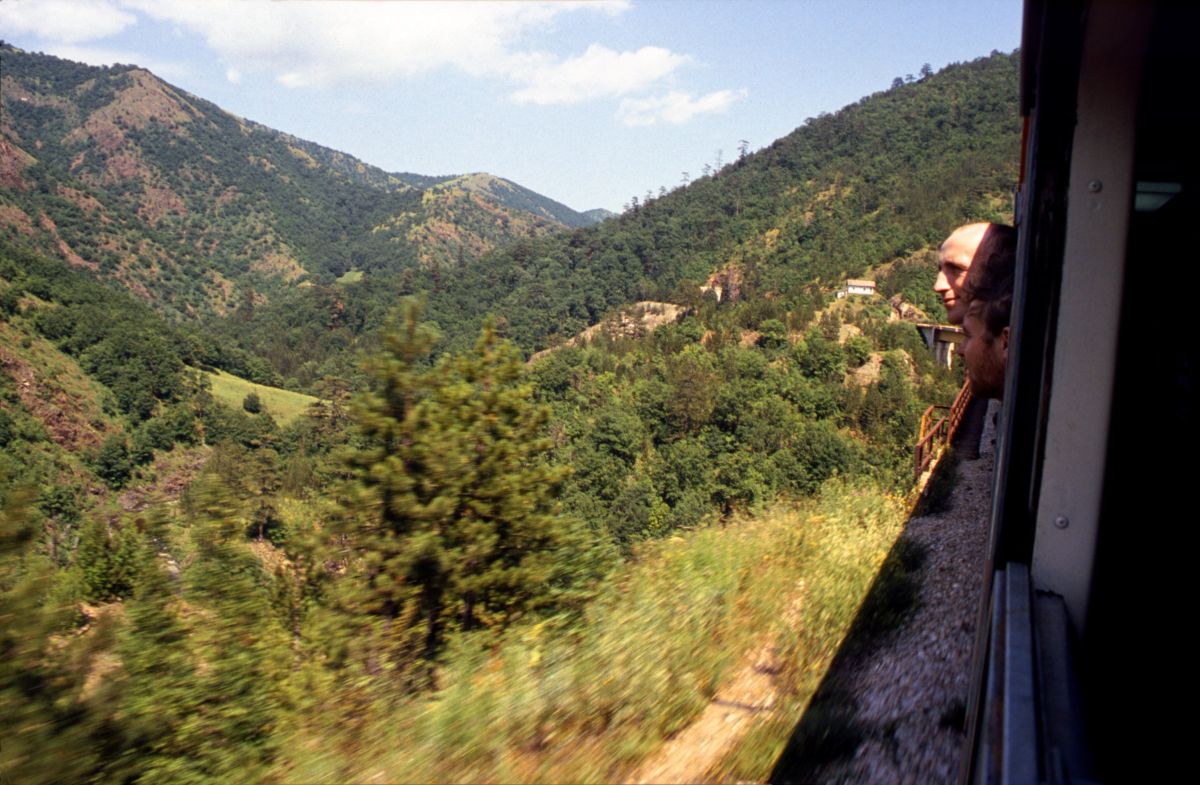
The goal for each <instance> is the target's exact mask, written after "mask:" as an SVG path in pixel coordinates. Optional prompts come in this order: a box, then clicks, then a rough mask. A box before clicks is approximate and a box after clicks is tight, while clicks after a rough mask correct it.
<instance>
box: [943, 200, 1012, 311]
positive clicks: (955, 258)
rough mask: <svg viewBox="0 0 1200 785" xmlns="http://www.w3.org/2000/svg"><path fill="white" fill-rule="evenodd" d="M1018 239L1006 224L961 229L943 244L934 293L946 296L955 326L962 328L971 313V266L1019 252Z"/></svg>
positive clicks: (946, 303)
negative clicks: (1011, 251)
mask: <svg viewBox="0 0 1200 785" xmlns="http://www.w3.org/2000/svg"><path fill="white" fill-rule="evenodd" d="M1016 236H1017V232H1016V230H1015V229H1013V228H1012V227H1011V226H1008V225H1006V224H997V223H972V224H967V225H965V226H960V227H958V228H957V229H955V230H954V231H953V232H951V233H950V236H949V237H947V238H946V242H944V243H942V248H941V250H940V251H939V253H938V276H937V280H936V281H934V284H933V290H934V291H935V292H937V293H938V294H940V295H941V296H942V303H943V304H944V305H945V306H946V319H947V320H948V321H949V322H950V323H951V324H962V320H963V316H964V315H966V312H967V303H968V300H969V297H968V296H967V293H966V290H965V284H966V282H967V271H968V270H970V269H971V263H972V262H974V261H975V260H976V259H986V258H987V257H988V256H990V255H991V254H993V253H996V252H998V251H999V250H1000V249H1002V248H1007V247H1008V246H1010V245H1011V246H1012V248H1013V249H1015V247H1016Z"/></svg>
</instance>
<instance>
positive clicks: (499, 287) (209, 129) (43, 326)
mask: <svg viewBox="0 0 1200 785" xmlns="http://www.w3.org/2000/svg"><path fill="white" fill-rule="evenodd" d="M0 65H2V69H0V71H2V73H0V97H2V101H3V113H2V114H0V338H2V339H3V343H2V344H0V525H2V532H3V548H2V549H0V587H2V588H3V600H2V602H3V606H2V607H0V618H3V619H4V620H5V621H4V622H3V623H2V624H0V651H3V652H4V654H5V656H4V657H3V658H0V709H2V710H3V711H0V715H3V716H4V720H3V723H4V727H3V729H2V733H0V735H3V737H4V738H5V744H4V746H3V749H2V751H0V771H3V772H4V775H5V776H6V777H11V778H12V779H13V781H21V782H52V781H64V780H78V781H100V782H107V781H119V782H157V781H178V782H210V781H223V780H230V779H232V780H239V781H271V782H342V781H355V782H359V781H362V782H368V781H379V782H394V781H444V782H457V781H472V782H476V781H478V782H513V781H522V782H524V781H546V782H559V781H579V782H618V781H630V780H632V779H643V780H648V781H657V780H658V778H659V777H660V776H668V774H669V775H670V776H672V777H676V776H677V777H682V778H684V779H689V778H691V779H694V778H702V779H704V780H706V781H729V782H735V781H738V782H740V781H765V780H766V779H767V778H768V777H769V776H770V775H771V771H772V767H773V766H774V765H775V762H776V761H777V760H778V759H779V757H780V755H781V754H782V752H783V750H784V747H785V745H786V744H787V742H788V739H789V736H790V734H791V731H792V730H793V728H794V726H795V724H796V722H797V717H798V715H799V714H800V713H801V712H802V711H803V710H804V708H805V707H806V706H807V705H808V704H809V702H810V701H811V700H812V698H813V695H814V693H815V692H816V690H817V688H818V686H819V685H820V683H821V679H822V677H823V675H824V674H825V672H826V670H827V669H828V667H829V665H830V663H831V662H832V661H833V659H834V657H835V656H836V655H837V652H838V651H839V648H840V646H841V645H842V642H843V640H844V639H845V637H846V635H847V634H848V631H849V630H850V629H851V627H852V626H854V625H858V626H859V630H860V632H861V629H862V627H863V625H865V626H866V627H867V628H868V629H869V631H870V630H875V631H877V632H878V634H879V635H885V634H886V633H887V632H888V631H889V630H890V629H892V628H893V627H894V626H895V624H896V623H897V621H898V619H900V618H902V617H905V616H906V615H907V614H909V613H910V612H911V611H912V607H911V590H910V588H909V587H908V584H907V583H906V581H908V580H909V578H910V576H909V575H908V572H907V571H913V570H916V569H917V567H916V566H915V565H914V564H899V563H894V564H893V566H892V567H891V568H889V569H890V570H891V572H888V573H887V574H888V575H889V576H891V579H892V580H893V581H894V582H893V583H891V584H887V586H891V587H893V590H892V591H891V592H890V593H888V592H884V595H883V596H884V599H883V600H882V604H880V601H878V600H873V603H868V604H867V605H866V606H864V598H866V597H867V596H868V593H871V592H872V591H873V589H872V587H873V586H877V579H878V576H879V575H881V574H882V573H881V567H882V565H884V564H885V562H888V561H889V554H891V553H893V552H894V548H895V544H896V542H897V538H898V537H899V535H900V532H901V530H902V529H903V527H904V526H905V522H906V520H907V518H908V515H909V512H910V511H911V509H912V501H913V497H912V492H913V488H912V469H911V460H912V452H911V449H912V443H913V440H914V438H915V435H914V434H915V430H916V427H917V423H918V421H919V419H920V416H921V412H922V411H923V410H924V409H925V407H926V406H929V405H931V404H935V403H938V404H941V403H948V402H949V401H950V400H951V399H953V397H954V394H955V392H956V390H957V389H958V388H959V386H960V385H961V382H962V377H961V371H960V370H959V369H957V368H955V369H947V368H943V367H940V366H939V365H937V364H936V363H935V362H934V359H933V357H932V356H931V354H930V353H929V352H928V350H927V349H926V347H925V345H924V344H923V342H922V340H921V338H920V337H919V335H918V334H917V331H916V330H915V328H914V327H913V322H912V321H911V319H912V318H916V317H915V316H912V315H913V314H921V315H922V316H928V317H929V318H930V319H933V320H941V319H944V317H945V311H944V309H943V307H942V304H941V302H940V300H939V298H937V297H936V296H935V295H934V294H933V292H932V291H931V284H932V281H933V278H934V275H935V273H936V267H935V264H934V261H933V259H934V256H933V250H934V249H935V248H936V245H937V243H938V242H940V240H941V238H942V237H944V236H945V234H946V231H947V229H948V228H949V227H952V226H954V225H955V224H956V223H959V222H961V221H962V220H964V219H966V218H968V217H970V218H973V219H976V220H988V219H1004V218H1005V217H1008V210H1009V209H1010V206H1009V200H1008V193H1009V189H1010V187H1011V184H1012V183H1013V182H1014V180H1015V178H1016V171H1015V161H1016V151H1017V147H1018V143H1019V137H1020V123H1019V119H1018V115H1017V108H1016V102H1017V82H1018V56H1017V54H1016V53H1014V54H1000V53H995V54H993V55H992V56H989V57H984V58H980V59H977V60H974V61H971V62H967V63H962V64H958V65H953V66H949V67H947V68H945V69H943V70H942V71H940V72H938V73H932V72H930V73H928V74H923V75H922V77H921V78H920V79H915V78H914V79H912V80H910V81H908V82H904V81H903V80H899V81H900V82H901V83H900V84H899V85H894V86H893V87H892V88H891V89H889V90H882V91H880V92H877V93H874V94H873V95H870V96H867V97H864V98H863V99H861V100H860V101H858V102H856V103H854V104H852V105H849V106H847V107H845V108H844V109H842V110H840V111H838V112H835V113H832V114H827V115H822V116H820V117H817V118H812V119H809V120H808V121H805V122H804V123H803V124H802V125H800V126H799V127H797V128H796V129H795V130H794V131H793V132H791V133H790V134H788V135H786V136H784V137H782V138H780V139H778V140H776V141H775V142H773V143H772V144H770V145H768V146H766V147H765V148H763V149H762V150H761V151H758V152H753V153H751V152H748V151H744V152H743V154H742V155H741V156H739V157H738V158H737V159H736V160H734V161H732V162H729V163H727V164H724V165H722V166H720V167H717V168H715V169H713V170H711V171H710V172H708V173H706V174H705V175H704V176H702V177H698V178H696V179H694V180H692V181H691V182H689V183H688V184H686V185H680V186H678V187H675V188H673V189H670V190H668V189H666V188H664V189H662V192H661V193H660V195H659V196H657V197H653V198H648V199H645V200H642V201H640V202H635V203H634V204H632V205H631V206H630V207H629V208H628V209H627V210H626V211H625V212H623V213H622V214H620V215H603V214H588V213H580V212H576V211H574V210H571V209H570V208H568V207H566V206H565V205H562V204H560V203H558V202H555V201H554V200H552V199H549V198H547V197H545V196H542V195H540V194H537V193H535V192H533V191H531V190H529V189H526V188H524V187H522V186H520V185H518V184H516V183H514V182H512V181H509V180H506V179H504V178H502V177H499V176H496V175H491V174H484V173H471V174H459V175H453V176H430V175H419V174H413V173H408V172H386V171H384V170H382V169H379V168H377V167H373V166H371V165H369V164H367V163H365V162H361V161H358V160H356V159H354V158H352V157H351V156H349V155H347V154H344V153H340V152H337V151H334V150H331V149H329V148H325V147H321V146H320V145H316V144H314V143H311V142H306V141H304V140H301V139H299V138H296V137H294V136H291V135H289V134H285V133H283V132H280V131H275V130H273V129H270V128H267V127H265V126H262V125H258V124H256V123H252V122H250V121H247V120H244V119H243V118H239V117H237V116H236V115H233V114H231V113H229V112H226V111H224V110H222V109H221V108H219V107H218V106H216V105H215V104H213V103H210V102H208V101H206V100H204V99H203V98H200V97H198V96H194V95H191V94H189V93H187V92H186V91H183V90H181V89H179V88H176V87H173V86H172V85H171V84H169V83H167V82H166V81H163V80H161V79H159V78H158V77H156V76H155V75H154V74H152V73H151V72H150V71H148V70H146V69H143V68H139V67H136V66H112V67H105V68H102V67H94V66H86V65H83V64H80V63H75V62H71V61H69V60H63V59H60V58H56V57H51V56H49V55H41V54H34V53H30V52H25V51H22V50H19V49H17V48H15V47H12V46H11V45H7V44H5V45H3V46H2V47H0ZM590 212H593V211H589V213H590ZM597 219H600V220H597ZM864 275H867V276H870V277H871V279H872V280H874V281H875V282H876V284H877V291H878V294H874V295H869V296H864V297H861V298H859V297H849V298H846V299H845V300H838V299H837V291H838V290H839V289H841V288H843V287H844V285H845V280H846V279H847V278H852V277H854V278H856V277H862V276H864ZM901 314H908V316H902V315H901ZM891 562H895V560H894V559H892V560H891ZM891 562H889V563H891ZM897 564H898V566H897ZM876 597H878V594H877V593H876ZM864 608H865V609H864ZM18 619H19V620H20V622H19V623H15V621H14V620H18ZM767 650H770V656H769V657H766V660H769V661H770V662H769V663H767V665H764V666H763V669H762V671H763V672H762V673H760V674H759V675H760V676H761V681H762V683H761V684H760V685H758V686H756V687H755V688H754V689H753V690H750V691H749V692H747V693H746V694H750V692H753V693H754V694H755V695H760V696H761V695H767V694H769V696H770V700H769V701H768V700H766V699H765V698H764V699H763V700H764V704H763V706H761V707H759V708H761V709H762V710H761V711H755V712H753V716H752V717H751V718H749V719H746V720H744V722H743V724H742V725H741V726H740V729H739V730H738V732H737V734H735V735H731V736H730V740H728V741H727V744H726V746H724V747H722V749H721V751H720V754H716V753H714V754H713V755H711V756H710V757H709V758H704V759H703V760H701V759H700V758H689V757H688V756H687V755H686V754H685V755H683V757H682V760H683V763H680V762H679V761H680V760H681V759H680V758H679V757H676V756H677V755H678V753H675V752H673V751H672V747H671V746H670V745H671V744H673V743H676V744H679V745H682V744H684V743H685V742H686V739H687V738H689V737H688V735H687V734H688V731H687V729H688V728H689V727H693V725H694V724H695V723H697V722H698V720H699V719H701V718H703V717H704V716H706V715H705V712H706V709H707V707H710V706H712V705H714V702H716V703H719V702H720V701H722V700H734V699H733V698H730V697H729V696H730V695H735V694H740V693H737V692H736V691H734V692H730V691H729V690H730V684H731V682H737V681H739V680H740V678H741V676H740V675H741V674H743V672H744V671H745V670H746V667H747V663H750V667H751V668H752V669H753V668H754V667H757V665H756V663H758V661H759V660H760V659H763V657H765V656H766V655H762V656H760V654H761V653H762V652H764V651H767ZM766 660H764V662H766ZM747 689H749V688H747ZM768 704H769V705H768ZM837 731H838V728H836V727H833V728H832V730H831V733H835V734H836V732H837ZM681 740H683V741H681ZM835 741H836V739H835ZM697 743H698V744H699V742H697ZM689 766H690V767H691V768H689ZM664 772H665V773H664ZM680 772H682V773H680Z"/></svg>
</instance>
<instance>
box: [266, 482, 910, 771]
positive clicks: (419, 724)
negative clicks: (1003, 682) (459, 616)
mask: <svg viewBox="0 0 1200 785" xmlns="http://www.w3.org/2000/svg"><path fill="white" fill-rule="evenodd" d="M903 517H904V516H903V510H902V507H901V506H900V505H899V504H898V503H896V502H894V501H893V500H891V499H890V498H888V497H887V496H885V495H884V494H883V493H882V492H881V491H879V490H878V489H876V488H873V487H868V486H863V485H847V484H844V483H840V482H835V483H832V484H830V485H828V486H827V487H826V488H825V489H824V491H823V492H822V494H821V495H820V497H819V498H817V499H815V500H813V501H811V502H808V503H806V504H803V505H800V506H797V507H792V508H787V509H785V508H777V509H775V510H773V511H772V512H770V513H769V514H766V515H763V516H760V517H756V518H750V519H745V520H740V521H736V522H733V523H730V524H729V525H727V526H724V527H713V528H708V529H703V530H700V531H695V532H690V533H685V534H682V535H679V536H676V537H672V538H670V539H667V540H663V541H658V542H653V543H647V544H646V545H644V546H643V547H642V548H641V549H640V550H639V551H638V552H637V553H636V554H635V558H634V560H633V561H632V562H630V563H628V564H627V565H625V566H624V567H623V568H622V569H621V570H619V571H618V573H617V574H616V575H614V576H613V577H612V578H611V580H610V581H609V583H608V584H607V585H606V587H605V588H604V589H603V590H602V592H601V594H600V596H599V597H598V598H597V599H596V600H595V601H594V602H593V604H592V605H591V607H590V608H589V609H588V611H587V613H586V615H585V617H584V618H583V619H582V620H581V621H578V622H575V623H573V624H569V625H568V624H562V623H558V622H557V621H556V620H547V621H541V622H540V623H536V624H535V623H529V624H526V625H522V626H518V627H516V628H514V629H511V630H510V631H509V632H508V633H507V634H505V635H504V636H503V637H501V638H499V639H493V638H488V639H486V640H485V639H482V638H478V637H474V638H471V637H468V638H463V639H460V640H459V641H457V643H456V645H455V647H454V649H453V650H452V651H451V653H450V654H449V656H448V658H447V661H446V664H445V666H444V668H443V670H442V672H441V675H440V679H439V681H440V685H441V688H440V690H439V691H438V692H436V693H435V694H433V695H432V696H428V697H427V698H425V699H422V700H413V701H410V702H408V703H406V704H404V705H401V706H398V707H392V708H384V707H381V706H376V707H374V708H373V709H372V710H371V716H370V717H369V718H364V719H362V721H361V722H360V723H359V724H358V725H357V726H356V728H355V731H354V734H353V736H352V737H351V736H350V735H348V734H344V733H343V734H340V735H339V733H338V730H337V728H336V727H332V725H333V724H332V723H330V724H329V725H327V726H325V727H321V728H316V727H314V728H311V729H308V730H305V731H301V732H299V733H298V734H297V738H296V740H295V743H293V744H291V745H288V746H289V747H290V748H291V749H293V750H296V752H295V754H293V755H292V757H291V759H290V760H289V761H288V762H287V764H286V767H285V770H284V771H282V772H281V777H282V778H283V779H284V780H287V781H302V782H317V781H335V780H347V779H349V780H354V781H364V782H365V781H372V780H373V779H374V780H378V781H386V782H395V781H410V782H411V781H420V782H451V781H454V782H458V781H471V782H513V781H573V782H603V781H614V780H616V781H620V780H625V779H627V778H628V777H630V776H631V775H632V773H633V772H634V771H635V769H636V767H637V765H638V764H639V763H640V762H641V761H642V760H644V759H645V758H646V757H647V756H648V755H649V754H650V753H651V752H653V751H654V750H655V749H656V748H657V747H658V746H659V745H660V744H661V743H662V741H663V740H664V739H665V738H666V737H668V736H670V735H671V734H673V733H674V732H676V731H678V730H680V729H681V728H683V727H685V726H686V725H687V724H688V722H689V721H691V720H692V719H693V718H694V717H695V716H696V715H697V714H698V713H699V712H700V711H701V710H702V709H703V708H704V707H705V706H706V705H707V703H708V702H709V701H710V700H711V698H712V697H713V695H714V693H715V692H716V691H717V688H718V686H719V685H720V684H721V683H722V680H723V679H725V678H727V677H728V676H729V675H730V673H731V671H732V670H733V668H734V666H736V665H737V664H738V663H739V661H740V660H741V659H742V658H743V657H744V656H746V655H747V654H748V653H750V652H751V651H753V650H755V649H757V648H758V647H760V646H761V645H762V644H763V643H765V642H769V641H772V640H776V641H780V640H782V641H783V644H784V651H785V652H786V653H787V657H786V660H787V661H786V662H785V663H784V679H785V683H786V684H787V685H789V687H790V688H792V689H793V690H794V689H798V688H804V687H805V686H807V685H812V686H813V687H815V685H816V684H817V683H818V682H819V678H820V676H821V674H823V672H824V669H825V667H827V665H828V663H829V661H830V659H831V658H832V656H833V653H834V652H835V651H836V650H837V648H838V645H839V644H840V642H841V640H842V637H843V636H844V635H845V632H846V629H847V628H848V626H849V624H850V621H851V620H852V619H853V618H854V614H855V612H856V610H857V609H858V606H859V604H860V603H861V602H862V598H863V595H864V594H865V592H866V589H867V587H868V586H869V584H870V583H871V580H872V578H873V577H874V575H875V573H876V571H877V570H878V568H879V565H880V564H881V563H882V561H883V559H884V557H885V556H886V554H887V552H888V549H889V548H890V546H891V544H892V542H893V540H894V539H895V536H896V534H897V533H898V531H899V529H900V525H901V523H902V522H903ZM791 701H792V698H789V702H791ZM795 719H796V717H795V716H792V717H790V723H787V724H786V727H783V726H781V727H780V729H779V730H778V731H777V732H776V734H775V735H776V736H778V737H779V740H778V747H779V748H782V745H783V743H784V742H786V737H787V732H788V731H789V730H790V728H791V725H792V724H794V722H795ZM326 733H331V734H333V736H332V737H329V736H324V734H326ZM318 736H322V737H324V739H323V741H318V740H317V738H318ZM333 738H336V739H339V741H338V742H337V743H330V742H331V740H332V739H333ZM759 768H761V765H760V766H759Z"/></svg>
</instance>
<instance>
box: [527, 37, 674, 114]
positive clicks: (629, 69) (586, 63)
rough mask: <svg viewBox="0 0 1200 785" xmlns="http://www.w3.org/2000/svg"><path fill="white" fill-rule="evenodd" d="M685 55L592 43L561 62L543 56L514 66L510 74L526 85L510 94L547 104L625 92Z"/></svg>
mask: <svg viewBox="0 0 1200 785" xmlns="http://www.w3.org/2000/svg"><path fill="white" fill-rule="evenodd" d="M689 59H690V58H688V57H687V55H680V54H675V53H674V52H672V51H671V50H669V49H663V48H661V47H658V46H644V47H642V48H641V49H639V50H637V51H636V52H616V51H613V50H612V49H609V48H608V47H605V46H601V45H600V44H592V45H591V46H589V47H588V48H587V51H585V52H584V53H583V54H581V55H579V56H578V57H571V58H568V59H566V60H564V61H562V62H561V63H555V62H548V61H546V60H543V61H542V62H537V63H533V64H527V65H526V66H525V67H518V68H515V69H514V74H513V75H514V76H515V77H517V78H518V79H520V80H521V81H524V82H527V85H526V86H525V87H522V88H521V89H519V90H517V91H516V92H515V93H513V98H514V99H515V100H516V101H517V103H523V104H540V105H547V104H576V103H579V102H581V101H587V100H590V99H593V98H607V97H611V96H620V95H627V94H629V93H632V92H637V91H638V90H643V89H645V88H646V87H648V86H650V85H652V84H654V83H655V82H657V81H658V80H659V79H662V78H663V77H664V76H666V75H668V74H670V73H671V72H672V71H674V70H675V69H676V68H678V67H679V66H681V65H683V64H684V63H686V62H688V60H689Z"/></svg>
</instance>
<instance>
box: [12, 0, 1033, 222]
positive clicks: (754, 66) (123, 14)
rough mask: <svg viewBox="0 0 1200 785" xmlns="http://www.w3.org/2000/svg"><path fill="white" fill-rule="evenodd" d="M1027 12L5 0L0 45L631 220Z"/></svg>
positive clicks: (756, 4)
mask: <svg viewBox="0 0 1200 785" xmlns="http://www.w3.org/2000/svg"><path fill="white" fill-rule="evenodd" d="M1020 16H1021V3H1020V2H1019V0H1004V1H1003V2H995V1H994V0H969V1H967V0H961V1H953V2H952V1H951V0H919V1H918V0H912V1H909V2H898V1H897V2H889V1H887V0H830V1H827V0H761V1H758V0H709V1H707V2H705V1H699V0H612V1H611V2H610V1H606V0H600V1H599V2H568V3H545V2H544V3H518V2H498V3H483V2H473V3H465V4H461V3H451V2H429V3H426V2H317V1H313V0H309V1H307V2H299V1H297V0H283V1H282V2H259V1H258V0H0V38H3V39H4V40H7V41H9V42H11V43H13V44H16V45H17V46H20V47H21V48H23V49H26V50H30V51H43V52H47V53H50V54H56V55H59V56H60V57H67V58H70V59H74V60H82V61H84V62H89V63H93V64H105V63H113V62H122V63H136V64H138V65H142V66H145V67H147V68H149V69H150V70H152V71H154V72H155V73H156V74H158V75H159V76H160V77H162V78H163V79H165V80H167V81H168V82H171V83H172V84H175V85H177V86H179V87H182V88H184V89H186V90H188V91H190V92H192V93H195V94H196V95H199V96H201V97H203V98H207V99H209V100H211V101H213V102H215V103H217V104H218V105H220V106H221V107H223V108H225V109H227V110H229V111H231V112H234V113H235V114H238V115H241V116H243V117H247V118H249V119H251V120H255V121H257V122H260V123H263V124H265V125H268V126H271V127H273V128H278V129H280V130H282V131H286V132H288V133H291V134H295V135H296V136H300V137H303V138H305V139H311V140H312V141H315V142H318V143H320V144H324V145H327V146H329V147H333V148H335V149H338V150H342V151H344V152H347V153H350V154H352V155H354V156H356V157H358V158H361V159H362V160H364V161H366V162H368V163H371V164H374V165H376V166H379V167H382V168H384V169H387V170H389V171H408V172H418V173H421V174H457V173H464V172H475V171H486V172H491V173H492V174H497V175H501V176H503V177H507V178H509V179H511V180H515V181H516V182H518V183H520V184H522V185H524V186H526V187H529V188H532V189H534V190H535V191H538V192H539V193H542V194H545V195H546V196H549V197H551V198H553V199H557V200H559V201H561V202H564V203H565V204H567V205H569V206H571V207H573V208H575V209H577V210H585V209H590V208H593V207H605V208H608V209H610V210H620V209H621V206H622V205H623V204H624V203H625V202H626V201H628V199H629V198H630V197H631V196H633V195H638V196H639V198H640V197H641V196H643V195H644V194H645V192H646V191H647V190H653V191H657V190H658V188H659V186H663V185H665V186H667V187H668V188H670V187H674V186H675V185H677V184H679V183H680V182H681V180H682V178H683V173H684V172H688V173H689V174H690V175H691V176H692V177H695V176H698V175H699V174H700V173H701V171H702V169H703V167H704V165H705V164H706V163H708V164H710V165H711V164H714V163H715V162H716V159H717V151H718V150H721V151H722V154H723V158H724V160H725V161H729V160H731V159H732V158H734V157H736V155H737V148H738V144H739V141H740V140H743V139H744V140H747V141H748V142H749V147H750V149H752V150H754V149H758V148H760V147H763V146H765V145H767V144H770V143H771V142H772V141H774V140H775V139H777V138H779V137H780V136H783V135H785V134H787V133H788V132H790V131H792V130H793V129H794V128H796V127H797V126H799V125H801V124H802V123H803V122H804V120H805V118H807V117H811V116H815V115H817V114H820V113H821V112H831V111H835V110H837V109H838V108H840V107H842V106H844V105H846V104H848V103H851V102H853V101H856V100H858V99H859V98H861V97H862V96H864V95H868V94H870V93H873V92H875V91H878V90H883V89H886V88H887V87H888V86H889V85H890V84H891V82H892V79H894V78H895V77H897V76H900V77H903V76H905V75H906V74H916V73H917V72H918V70H919V69H920V68H921V65H922V64H924V63H929V64H930V65H932V66H933V68H934V69H935V70H937V69H940V68H942V67H943V66H945V65H947V64H949V63H952V62H961V61H966V60H972V59H974V58H976V57H980V56H983V55H986V54H988V53H989V52H991V51H992V50H997V49H998V50H1000V51H1004V52H1008V51H1011V50H1013V49H1015V48H1016V47H1017V46H1018V45H1019V44H1020V21H1021V20H1020Z"/></svg>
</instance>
